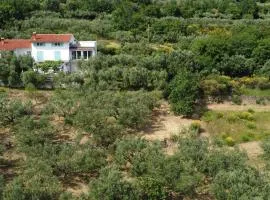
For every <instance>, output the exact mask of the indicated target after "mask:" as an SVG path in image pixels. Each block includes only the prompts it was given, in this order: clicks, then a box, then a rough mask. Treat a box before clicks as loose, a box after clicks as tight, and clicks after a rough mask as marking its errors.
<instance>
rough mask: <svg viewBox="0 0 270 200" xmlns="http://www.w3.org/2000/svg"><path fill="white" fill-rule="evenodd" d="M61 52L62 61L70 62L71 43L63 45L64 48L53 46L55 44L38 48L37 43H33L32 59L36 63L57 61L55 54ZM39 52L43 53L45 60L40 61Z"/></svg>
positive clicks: (47, 44)
mask: <svg viewBox="0 0 270 200" xmlns="http://www.w3.org/2000/svg"><path fill="white" fill-rule="evenodd" d="M56 51H57V52H60V60H61V61H64V62H67V61H69V60H70V57H69V55H70V53H69V42H67V43H63V45H62V46H53V43H45V46H37V44H36V43H32V57H33V58H34V60H35V61H36V62H42V61H48V60H50V61H57V60H58V59H56V58H55V52H56ZM38 52H43V58H44V60H39V59H38Z"/></svg>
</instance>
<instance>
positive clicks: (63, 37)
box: [31, 34, 73, 42]
mask: <svg viewBox="0 0 270 200" xmlns="http://www.w3.org/2000/svg"><path fill="white" fill-rule="evenodd" d="M72 36H73V35H72V34H33V35H32V37H31V40H32V42H69V41H70V40H71V38H72Z"/></svg>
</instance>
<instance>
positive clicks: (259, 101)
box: [256, 97, 266, 105]
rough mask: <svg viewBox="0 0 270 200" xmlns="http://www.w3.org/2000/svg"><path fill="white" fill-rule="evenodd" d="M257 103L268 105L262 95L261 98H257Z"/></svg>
mask: <svg viewBox="0 0 270 200" xmlns="http://www.w3.org/2000/svg"><path fill="white" fill-rule="evenodd" d="M256 104H259V105H266V101H265V98H264V97H261V98H259V99H256Z"/></svg>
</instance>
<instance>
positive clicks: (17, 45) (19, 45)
mask: <svg viewBox="0 0 270 200" xmlns="http://www.w3.org/2000/svg"><path fill="white" fill-rule="evenodd" d="M28 48H31V40H21V39H13V40H10V39H4V40H1V41H0V51H12V50H15V49H28Z"/></svg>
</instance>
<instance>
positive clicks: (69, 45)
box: [0, 32, 97, 71]
mask: <svg viewBox="0 0 270 200" xmlns="http://www.w3.org/2000/svg"><path fill="white" fill-rule="evenodd" d="M1 51H13V52H14V53H15V55H17V56H20V55H31V56H32V57H33V59H34V60H35V62H37V63H39V62H44V61H62V62H63V63H64V66H71V65H72V64H71V63H74V62H72V61H75V60H81V59H83V60H88V59H89V58H91V57H92V56H95V55H96V54H97V43H96V41H76V40H75V38H74V36H73V35H72V34H37V33H35V32H34V33H33V35H32V37H31V39H29V40H18V39H12V40H6V39H4V38H1V41H0V52H1ZM66 69H67V68H66ZM68 69H69V70H65V71H72V70H71V67H69V68H68Z"/></svg>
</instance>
